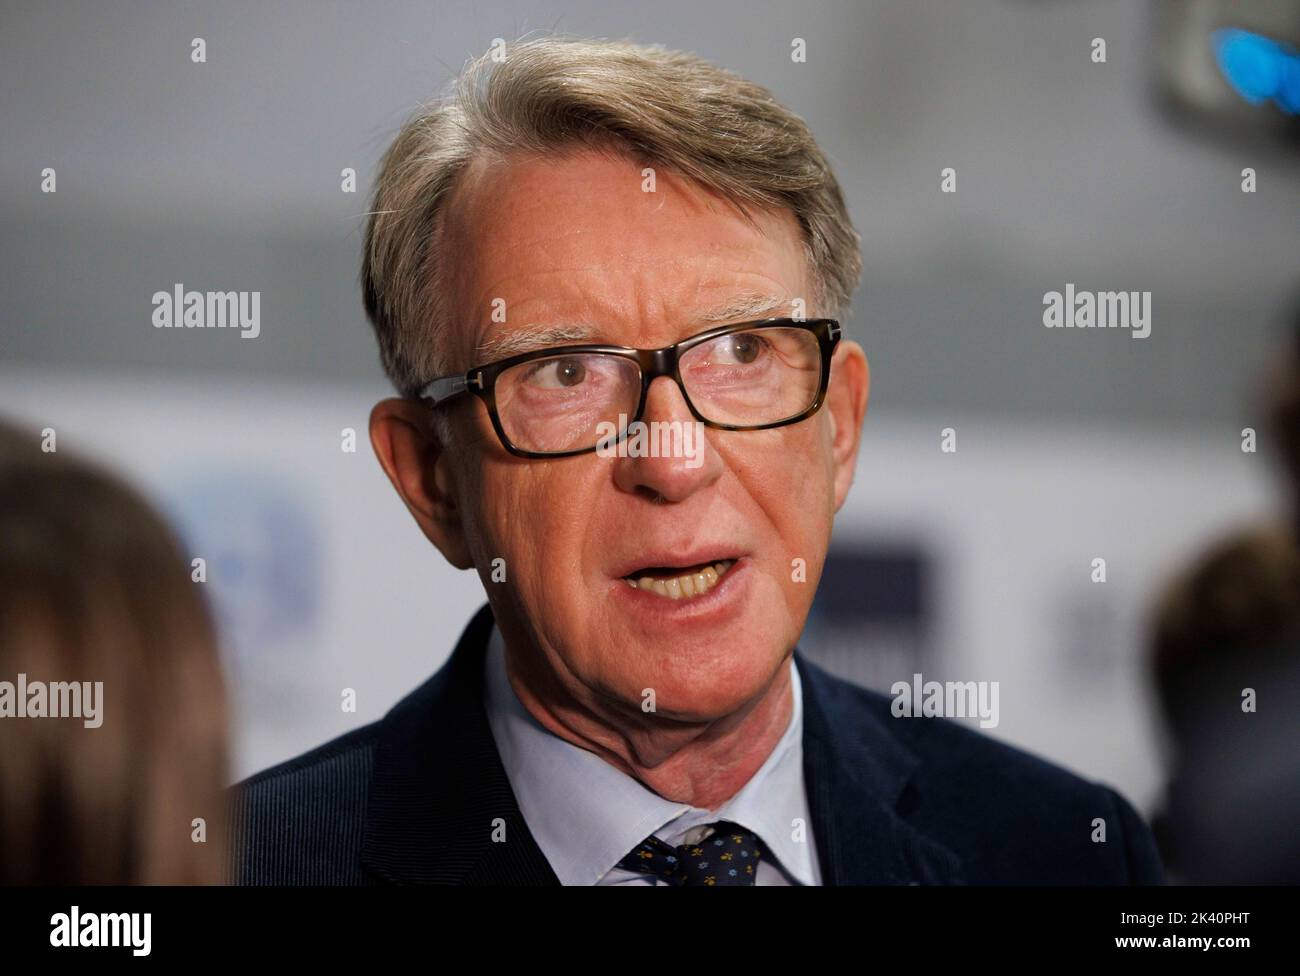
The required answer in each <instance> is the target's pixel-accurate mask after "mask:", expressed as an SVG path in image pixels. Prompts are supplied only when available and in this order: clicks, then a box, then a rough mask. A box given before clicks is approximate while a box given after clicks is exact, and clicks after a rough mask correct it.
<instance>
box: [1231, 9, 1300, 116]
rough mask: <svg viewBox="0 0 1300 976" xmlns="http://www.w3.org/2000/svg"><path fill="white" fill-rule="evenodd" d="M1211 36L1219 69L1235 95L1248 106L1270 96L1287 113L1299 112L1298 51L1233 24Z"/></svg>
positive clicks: (1299, 58)
mask: <svg viewBox="0 0 1300 976" xmlns="http://www.w3.org/2000/svg"><path fill="white" fill-rule="evenodd" d="M1211 39H1212V41H1213V44H1214V56H1215V59H1216V60H1217V61H1218V63H1219V70H1220V71H1221V72H1223V77H1224V78H1225V79H1227V82H1228V84H1229V85H1231V86H1232V88H1233V90H1234V91H1235V92H1236V93H1237V94H1238V95H1240V96H1241V97H1242V98H1244V99H1245V100H1246V101H1248V102H1250V103H1251V104H1252V105H1258V104H1259V103H1260V102H1263V101H1265V100H1266V99H1272V100H1273V102H1274V104H1276V105H1277V106H1278V108H1280V109H1282V111H1284V112H1286V113H1287V114H1289V115H1294V114H1296V113H1297V112H1300V54H1297V53H1296V50H1295V49H1294V48H1292V47H1289V46H1287V45H1285V44H1281V43H1279V42H1277V41H1275V40H1273V39H1272V38H1268V37H1264V36H1263V35H1262V34H1253V33H1251V32H1250V31H1245V30H1239V29H1237V28H1235V27H1228V28H1224V29H1222V30H1217V31H1215V32H1214V33H1213V34H1212V35H1211Z"/></svg>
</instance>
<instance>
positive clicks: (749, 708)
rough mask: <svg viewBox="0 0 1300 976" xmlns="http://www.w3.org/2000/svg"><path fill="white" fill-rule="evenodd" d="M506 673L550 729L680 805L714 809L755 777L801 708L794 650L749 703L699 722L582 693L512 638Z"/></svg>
mask: <svg viewBox="0 0 1300 976" xmlns="http://www.w3.org/2000/svg"><path fill="white" fill-rule="evenodd" d="M505 657H506V674H507V676H508V677H509V679H510V686H511V687H512V688H513V689H514V692H515V695H516V696H517V697H518V698H519V701H520V703H521V704H522V705H523V706H524V709H525V710H526V711H527V712H528V713H529V714H530V715H532V716H533V718H535V719H536V720H537V721H538V723H540V724H541V725H542V727H543V728H545V729H547V730H548V731H549V732H551V733H553V734H554V735H557V736H559V737H560V738H562V739H564V740H565V741H567V742H571V743H572V744H573V745H576V746H579V747H580V748H583V749H586V750H587V751H589V752H593V753H595V754H596V755H598V756H600V757H601V758H602V759H604V760H605V761H606V762H608V763H610V764H611V765H613V766H615V767H616V768H618V769H620V770H622V771H623V772H624V773H627V774H628V775H629V776H631V777H633V778H634V779H636V780H638V781H639V782H641V783H642V784H644V785H645V786H646V787H647V788H648V789H651V790H653V791H654V792H655V793H657V794H659V795H660V796H662V797H664V798H665V799H668V800H672V801H673V802H675V803H688V804H690V805H691V806H693V807H697V808H699V809H702V810H714V809H717V808H718V807H720V806H721V805H722V804H723V803H725V802H726V801H727V800H729V799H730V798H731V797H733V796H734V795H735V794H736V793H737V792H739V791H740V788H741V787H743V786H744V785H745V784H746V783H748V782H749V781H750V779H752V778H753V776H754V773H756V772H757V771H758V769H759V767H761V766H762V765H763V763H764V762H765V761H766V760H767V757H768V756H769V755H771V754H772V750H773V749H774V748H776V744H777V743H778V742H779V741H780V740H781V736H782V735H784V734H785V730H786V729H787V728H788V727H789V725H790V720H791V717H792V715H793V713H794V690H793V688H792V686H791V678H790V669H791V667H792V666H793V665H792V664H791V659H790V657H789V656H787V657H785V658H783V659H782V661H781V665H780V667H778V668H777V669H776V672H775V674H773V676H772V680H771V681H769V682H768V684H767V685H766V686H765V687H764V689H763V690H762V691H761V692H759V694H758V695H756V696H755V697H754V698H752V699H751V700H750V701H748V702H747V703H746V704H745V705H744V706H743V707H741V708H739V709H737V710H736V711H734V712H731V713H729V714H727V715H724V716H721V717H718V718H715V719H712V720H707V721H698V722H687V721H679V720H675V719H667V718H663V717H661V716H658V715H656V714H653V713H652V714H649V715H647V714H645V713H644V712H642V711H641V708H640V704H639V703H619V704H616V705H611V704H610V703H608V702H604V701H601V700H600V699H599V698H597V697H596V696H594V695H591V694H586V693H583V691H578V692H576V693H575V692H574V691H573V690H571V689H570V688H569V687H568V686H567V685H566V684H565V683H564V682H562V681H561V680H559V679H558V678H557V677H556V676H555V675H554V674H553V673H552V672H551V671H550V670H549V669H548V668H546V667H545V666H544V664H543V665H541V666H538V665H539V664H540V658H541V656H540V655H517V654H514V653H512V652H511V650H510V645H509V643H508V642H507V644H506V654H505Z"/></svg>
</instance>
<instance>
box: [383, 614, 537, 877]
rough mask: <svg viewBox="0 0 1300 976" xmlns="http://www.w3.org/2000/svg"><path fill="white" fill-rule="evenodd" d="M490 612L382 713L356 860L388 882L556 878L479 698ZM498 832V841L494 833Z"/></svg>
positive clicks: (475, 621) (477, 617) (476, 619)
mask: <svg viewBox="0 0 1300 976" xmlns="http://www.w3.org/2000/svg"><path fill="white" fill-rule="evenodd" d="M491 631H492V613H491V610H490V608H489V607H488V606H487V605H484V606H483V608H482V609H480V610H479V612H478V613H477V614H475V616H474V619H473V620H471V621H470V623H469V626H468V627H466V628H465V632H464V634H462V635H461V638H460V641H459V642H458V643H457V645H456V649H455V650H454V651H453V652H452V655H451V658H450V659H449V660H448V661H447V663H446V664H445V665H443V667H442V668H441V669H440V670H439V671H438V672H437V673H436V674H435V675H434V676H433V677H432V678H430V679H429V680H428V681H427V682H425V683H424V684H423V685H422V686H421V687H419V688H417V689H416V690H415V691H414V692H412V693H411V694H410V695H408V696H407V697H406V698H405V699H403V700H402V701H401V702H399V703H398V704H397V705H396V706H395V707H394V708H393V710H392V711H390V712H389V713H388V715H387V716H385V718H384V720H383V723H382V726H381V730H380V735H379V740H378V743H377V746H376V750H375V769H374V779H373V783H372V786H371V791H370V799H369V803H368V806H367V810H366V814H367V815H366V834H365V841H364V844H363V847H362V854H361V860H362V864H363V865H364V866H365V867H366V869H367V870H369V871H370V872H371V873H373V874H374V875H376V876H377V877H378V878H379V879H381V880H382V881H386V882H390V883H393V884H465V885H475V884H509V885H535V884H559V879H558V878H557V877H556V876H555V872H554V871H552V870H551V866H550V864H549V863H547V860H546V857H545V856H544V855H543V854H542V852H541V850H540V848H538V846H537V842H536V841H535V840H533V836H532V834H531V833H529V831H528V827H527V825H526V824H525V823H524V818H523V815H522V814H521V813H520V811H519V804H518V803H517V802H516V800H515V795H514V792H513V791H512V790H511V788H510V782H509V780H508V779H507V777H506V773H505V769H504V768H503V767H502V765H501V757H500V756H499V755H498V753H497V748H496V743H495V741H494V740H493V738H492V729H491V727H490V726H489V725H488V720H487V713H486V711H485V710H484V705H483V665H484V654H485V652H486V649H487V642H488V637H489V636H490V634H491ZM494 832H495V834H496V835H497V836H498V837H499V836H501V835H502V832H504V838H505V839H504V841H500V842H497V841H494V840H493V835H494Z"/></svg>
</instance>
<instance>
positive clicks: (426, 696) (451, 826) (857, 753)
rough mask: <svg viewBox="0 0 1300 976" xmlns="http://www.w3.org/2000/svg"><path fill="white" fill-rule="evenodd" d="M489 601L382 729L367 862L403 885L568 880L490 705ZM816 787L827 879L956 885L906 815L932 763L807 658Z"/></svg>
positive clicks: (933, 845)
mask: <svg viewBox="0 0 1300 976" xmlns="http://www.w3.org/2000/svg"><path fill="white" fill-rule="evenodd" d="M492 625H493V618H492V612H491V609H490V607H489V606H487V605H484V606H483V607H482V608H481V609H480V610H479V611H478V613H476V614H475V615H474V618H473V619H472V620H471V621H470V623H469V625H468V626H467V627H466V628H465V632H464V633H463V634H462V635H461V638H460V641H459V642H458V643H457V645H456V649H455V650H454V651H453V652H452V655H451V658H450V659H449V660H448V661H447V663H446V664H445V665H443V667H442V668H441V669H440V670H439V671H438V672H437V673H436V674H435V675H433V677H431V678H430V679H429V680H428V681H426V682H425V683H424V684H423V685H421V686H420V687H419V688H417V689H416V690H415V691H413V692H412V693H411V694H410V695H408V696H407V697H406V698H404V699H403V700H402V701H401V702H399V703H398V704H397V705H396V706H394V708H393V709H392V710H391V711H390V712H389V713H388V715H386V716H385V717H384V719H383V720H382V722H381V723H380V729H379V734H378V740H377V742H376V746H375V756H374V764H375V765H374V774H373V781H372V784H371V790H370V797H369V800H368V805H367V810H366V828H365V839H364V842H363V845H362V853H361V860H362V864H363V865H364V866H365V868H366V869H367V870H368V871H369V872H370V873H371V874H373V875H374V876H375V877H376V878H377V879H379V880H381V881H387V882H390V883H394V884H467V885H476V884H509V885H554V884H558V883H559V879H558V878H556V876H555V872H554V871H552V870H551V866H550V864H548V863H547V861H546V858H545V856H544V855H543V854H542V852H541V849H540V848H539V847H538V846H537V843H536V841H535V840H534V839H533V837H532V834H531V833H529V831H528V827H527V824H526V823H525V822H524V818H523V815H522V814H521V813H520V810H519V804H518V803H517V801H516V800H515V795H514V792H513V791H512V790H511V788H510V782H509V780H508V778H507V777H506V772H505V769H504V767H503V766H502V764H501V757H500V755H499V754H498V753H497V748H496V743H495V742H494V740H493V738H492V731H491V728H490V726H489V724H488V719H487V712H486V710H485V708H484V704H483V674H484V654H485V653H486V650H487V643H488V637H489V635H490V634H491V631H492ZM794 659H795V663H796V666H797V667H798V668H799V674H800V678H801V679H802V682H803V693H804V733H803V751H804V778H805V781H806V783H805V785H806V787H807V790H808V804H809V811H810V816H811V818H812V821H813V822H812V830H813V838H814V840H815V842H816V844H817V847H818V851H819V855H820V865H821V871H822V882H823V884H828V885H829V884H899V883H910V882H915V883H925V884H932V883H940V882H949V883H950V882H952V881H954V880H957V878H958V876H959V870H960V865H959V862H958V860H957V858H956V856H955V855H954V854H953V853H952V852H951V851H950V850H948V849H947V848H945V847H943V846H942V845H941V844H939V843H937V842H936V841H934V840H932V839H930V838H928V837H926V836H925V835H923V834H921V833H920V832H918V831H917V830H916V829H915V828H913V827H912V826H911V825H910V824H908V823H907V822H906V821H905V820H904V819H903V818H902V817H901V816H900V815H899V813H898V812H897V807H898V805H899V804H900V803H903V804H905V803H906V802H907V800H908V795H909V792H910V791H908V790H907V789H906V787H907V783H908V780H909V779H910V777H911V774H912V771H913V769H914V768H915V767H916V765H917V763H918V759H917V757H916V755H915V754H914V753H912V752H911V751H910V750H908V749H907V748H906V747H905V746H903V745H902V743H900V742H899V741H898V740H897V739H896V738H895V737H894V735H893V734H892V733H891V732H890V730H889V729H888V728H887V727H886V726H885V724H884V722H883V720H882V719H880V718H878V717H876V716H875V715H873V714H871V713H870V712H869V711H868V710H867V708H866V707H864V705H863V704H862V703H861V702H860V701H858V700H855V699H854V698H853V697H852V696H855V695H860V694H862V692H861V691H860V690H859V689H855V688H853V686H851V685H848V684H845V683H843V682H840V681H838V680H837V679H835V678H833V677H831V676H830V675H829V674H827V673H826V672H825V671H823V670H822V669H821V668H819V667H817V666H816V665H814V664H812V663H811V662H809V661H808V660H806V659H805V658H804V656H803V654H802V653H801V652H799V651H797V650H796V651H795V654H794Z"/></svg>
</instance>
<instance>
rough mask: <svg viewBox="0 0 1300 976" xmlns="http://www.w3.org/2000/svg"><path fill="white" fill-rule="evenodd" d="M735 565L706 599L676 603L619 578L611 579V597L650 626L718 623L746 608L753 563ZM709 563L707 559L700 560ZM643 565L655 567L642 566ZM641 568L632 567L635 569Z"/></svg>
mask: <svg viewBox="0 0 1300 976" xmlns="http://www.w3.org/2000/svg"><path fill="white" fill-rule="evenodd" d="M734 558H735V559H736V562H735V564H734V565H733V566H732V567H731V568H730V569H729V570H727V572H726V573H724V574H723V576H722V579H720V580H719V581H718V585H717V586H715V587H713V589H711V590H709V592H707V593H705V594H704V595H703V596H693V597H687V598H684V599H681V600H674V599H672V598H671V597H664V596H660V595H659V594H658V593H652V592H649V591H647V590H638V589H634V588H633V587H631V586H628V585H627V583H626V582H625V581H624V580H623V579H622V578H621V577H620V578H618V579H615V580H612V581H611V585H610V598H611V599H612V600H613V601H614V602H615V603H616V604H617V605H618V606H620V607H621V608H622V609H623V610H624V611H626V612H628V613H631V614H632V615H634V616H636V617H639V618H641V619H642V620H644V621H646V622H647V623H648V624H653V625H655V626H657V627H662V626H663V625H664V624H667V623H669V622H675V621H689V622H691V623H693V624H702V623H713V622H719V621H721V619H722V618H724V617H725V616H727V615H728V614H730V613H735V612H738V611H739V610H740V609H741V607H742V606H743V597H744V594H745V592H746V591H747V590H748V587H749V582H750V576H751V573H750V560H749V558H748V557H746V556H739V557H734ZM700 561H701V562H707V561H708V560H707V558H705V559H701V560H700ZM642 565H653V564H650V563H643V564H642ZM636 568H638V567H635V566H633V567H631V569H629V572H631V570H632V569H636Z"/></svg>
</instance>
